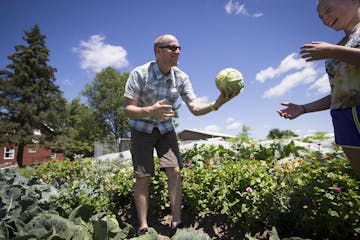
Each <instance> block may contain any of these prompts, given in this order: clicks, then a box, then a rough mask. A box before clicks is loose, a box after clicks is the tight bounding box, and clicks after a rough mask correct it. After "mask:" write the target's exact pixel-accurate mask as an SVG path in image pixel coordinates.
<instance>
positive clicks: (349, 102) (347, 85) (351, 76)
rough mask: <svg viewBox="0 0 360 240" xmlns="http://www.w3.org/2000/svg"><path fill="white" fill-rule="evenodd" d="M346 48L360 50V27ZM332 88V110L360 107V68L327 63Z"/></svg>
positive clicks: (335, 62)
mask: <svg viewBox="0 0 360 240" xmlns="http://www.w3.org/2000/svg"><path fill="white" fill-rule="evenodd" d="M345 46H346V47H352V48H360V26H358V27H357V28H356V29H354V30H353V32H352V33H351V34H350V35H349V38H348V41H347V42H346V43H345ZM325 66H326V72H327V73H328V76H329V80H330V86H331V105H330V109H343V108H349V107H354V106H360V66H356V65H352V64H349V63H346V62H342V61H339V60H336V59H328V60H326V62H325Z"/></svg>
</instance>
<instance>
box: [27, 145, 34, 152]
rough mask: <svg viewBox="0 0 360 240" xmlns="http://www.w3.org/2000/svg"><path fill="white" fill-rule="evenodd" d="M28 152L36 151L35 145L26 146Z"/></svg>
mask: <svg viewBox="0 0 360 240" xmlns="http://www.w3.org/2000/svg"><path fill="white" fill-rule="evenodd" d="M28 152H29V153H36V146H29V147H28Z"/></svg>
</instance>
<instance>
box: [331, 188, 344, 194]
mask: <svg viewBox="0 0 360 240" xmlns="http://www.w3.org/2000/svg"><path fill="white" fill-rule="evenodd" d="M332 191H333V192H334V193H341V192H342V190H341V188H333V190H332Z"/></svg>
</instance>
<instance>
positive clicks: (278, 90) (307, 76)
mask: <svg viewBox="0 0 360 240" xmlns="http://www.w3.org/2000/svg"><path fill="white" fill-rule="evenodd" d="M315 79H316V71H315V70H314V68H313V67H312V65H309V66H308V67H306V68H304V69H303V70H301V71H298V72H295V73H292V74H289V75H287V76H285V78H283V80H281V82H280V83H279V84H278V85H276V86H275V87H272V88H270V89H268V90H267V91H265V93H264V95H263V97H264V98H271V97H279V96H282V95H284V94H285V93H286V92H288V91H290V90H291V89H293V88H294V87H296V86H298V85H301V84H308V83H311V82H313V81H315Z"/></svg>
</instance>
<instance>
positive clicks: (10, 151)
mask: <svg viewBox="0 0 360 240" xmlns="http://www.w3.org/2000/svg"><path fill="white" fill-rule="evenodd" d="M14 157H15V148H14V147H5V148H4V159H14Z"/></svg>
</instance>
